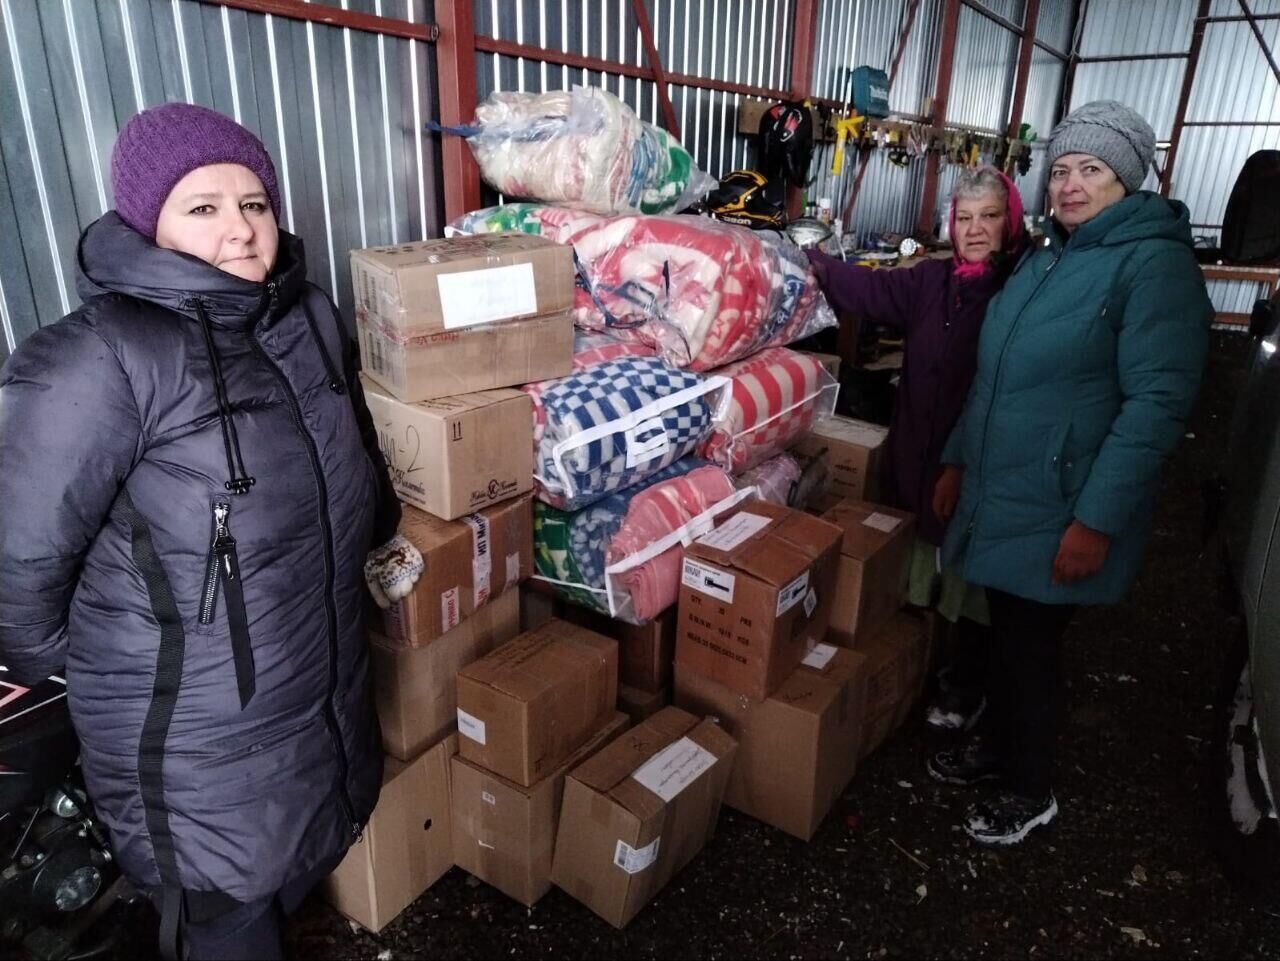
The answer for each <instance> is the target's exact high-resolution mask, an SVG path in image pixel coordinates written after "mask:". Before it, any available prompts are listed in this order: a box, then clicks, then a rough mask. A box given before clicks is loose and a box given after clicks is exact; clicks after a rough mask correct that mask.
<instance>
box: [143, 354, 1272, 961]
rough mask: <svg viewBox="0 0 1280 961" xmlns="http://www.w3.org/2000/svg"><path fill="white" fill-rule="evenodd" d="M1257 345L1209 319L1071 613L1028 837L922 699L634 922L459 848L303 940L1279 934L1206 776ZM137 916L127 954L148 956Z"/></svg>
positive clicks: (619, 950)
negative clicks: (833, 786) (937, 731)
mask: <svg viewBox="0 0 1280 961" xmlns="http://www.w3.org/2000/svg"><path fill="white" fill-rule="evenodd" d="M1246 348H1247V344H1245V342H1244V340H1243V338H1239V337H1233V336H1226V335H1223V336H1219V337H1217V338H1215V345H1214V357H1213V362H1212V367H1211V369H1210V372H1209V374H1208V377H1207V380H1206V388H1205V390H1204V392H1203V395H1202V399H1201V404H1200V407H1199V410H1198V412H1197V415H1196V418H1195V421H1194V423H1193V424H1192V425H1191V427H1190V429H1189V433H1188V437H1187V439H1186V440H1185V441H1184V443H1183V445H1182V447H1181V449H1180V450H1179V452H1178V454H1177V455H1176V457H1175V458H1174V460H1173V463H1172V465H1171V467H1170V469H1169V470H1168V472H1167V474H1166V477H1165V481H1164V491H1163V496H1162V500H1161V510H1160V513H1159V517H1158V520H1157V525H1156V530H1155V535H1154V538H1153V542H1152V549H1151V552H1150V558H1149V562H1148V565H1147V567H1146V570H1145V573H1144V574H1143V576H1142V579H1141V582H1140V584H1139V586H1138V588H1137V590H1136V591H1135V592H1134V595H1133V597H1132V599H1131V600H1130V601H1129V602H1128V603H1127V604H1125V605H1123V606H1121V607H1119V608H1114V609H1107V610H1091V611H1085V612H1083V613H1082V614H1081V615H1080V616H1079V618H1078V619H1077V621H1076V623H1075V624H1074V626H1073V627H1072V629H1071V632H1070V635H1069V644H1068V657H1067V665H1068V676H1069V686H1070V696H1069V700H1070V708H1069V717H1068V720H1067V722H1066V725H1065V730H1064V733H1063V738H1062V748H1061V754H1060V761H1059V769H1058V771H1059V773H1058V786H1057V796H1058V800H1059V803H1060V805H1061V808H1062V813H1061V816H1060V818H1059V820H1058V821H1057V823H1055V824H1054V825H1053V826H1052V827H1050V828H1049V829H1047V830H1044V831H1042V832H1040V833H1038V834H1036V835H1033V836H1032V837H1031V838H1030V839H1029V840H1028V841H1027V842H1026V843H1024V844H1023V845H1022V846H1021V847H1018V848H1015V849H1012V850H1006V851H1000V852H991V851H987V850H983V849H980V848H978V847H976V846H975V845H973V844H972V843H971V842H970V841H969V840H968V839H967V838H966V837H965V836H964V835H963V834H962V833H961V832H960V830H959V828H958V827H957V821H958V818H959V816H960V815H961V813H962V812H963V810H964V808H965V806H966V804H967V803H968V802H969V800H970V799H971V798H972V795H971V794H968V793H966V792H964V791H963V790H960V789H951V788H944V787H941V786H939V785H936V784H935V783H933V782H932V781H930V780H929V779H928V777H927V776H926V775H925V773H924V770H923V768H922V761H923V758H924V756H925V755H926V753H927V752H928V751H930V750H933V749H935V748H936V747H937V746H938V745H939V744H940V743H942V742H941V741H940V740H939V738H937V737H935V736H931V735H929V734H927V733H926V732H925V728H924V724H923V721H922V719H921V717H920V715H919V713H917V715H916V716H915V717H913V718H912V719H911V720H910V721H909V722H908V724H907V727H906V728H904V729H903V730H902V731H901V732H900V733H899V734H898V735H897V736H895V737H894V738H893V739H892V740H891V741H890V742H889V743H888V744H886V745H885V746H884V747H883V748H882V749H881V750H880V751H879V752H878V753H877V754H875V755H874V756H873V757H872V758H870V759H869V760H868V761H867V762H866V763H865V765H864V766H863V767H862V769H861V770H860V771H859V773H858V776H857V778H856V779H855V781H854V783H853V784H852V785H851V786H850V787H849V789H848V790H847V792H846V793H845V795H844V797H843V798H842V799H841V800H840V801H839V802H838V804H837V807H836V809H835V810H834V811H833V812H832V814H831V815H830V816H829V817H828V818H827V820H826V822H825V824H824V825H823V827H822V828H821V830H820V831H819V833H818V834H817V836H816V837H815V838H814V839H813V841H812V842H811V843H810V844H807V845H806V844H801V843H799V842H797V841H794V840H791V839H789V838H788V837H786V836H784V835H782V834H780V833H779V832H777V831H774V830H772V829H770V828H767V827H765V826H763V825H761V824H759V823H757V822H754V821H752V820H750V819H748V818H745V817H742V816H740V815H737V814H734V813H733V812H730V811H725V812H724V814H723V816H722V819H721V822H720V829H719V832H718V834H717V837H716V840H715V842H714V843H713V844H712V845H711V846H710V847H709V848H708V849H707V850H706V851H705V852H704V853H703V854H702V856H701V857H699V858H698V859H697V860H696V861H695V862H694V863H693V864H692V865H691V866H690V867H689V868H688V869H686V870H685V871H684V872H683V873H682V874H681V875H679V876H678V877H677V879H676V880H675V882H674V883H673V884H672V885H671V886H670V887H669V888H668V889H667V890H666V891H665V892H664V893H663V894H662V895H660V896H659V897H658V898H657V900H655V901H654V902H653V903H652V904H651V905H650V906H649V907H648V908H647V909H646V910H645V911H644V912H643V913H642V914H641V915H640V916H639V917H638V918H637V919H636V920H635V921H634V922H633V923H632V924H631V926H630V927H629V928H627V930H625V931H622V932H619V931H615V930H613V929H612V928H611V927H609V926H608V925H606V924H605V923H604V922H602V921H600V920H598V919H597V918H596V917H595V916H594V915H592V914H591V913H590V912H589V911H587V910H586V909H585V908H583V907H581V906H580V905H578V904H577V903H576V902H574V901H573V900H571V899H570V898H569V897H568V896H567V895H565V894H563V893H561V892H560V891H558V890H553V891H552V893H551V894H549V895H548V896H547V897H546V898H545V899H543V901H542V902H541V903H539V904H538V906H537V907H536V908H534V909H533V910H526V909H525V908H523V907H521V906H519V905H517V904H515V903H514V902H512V901H509V900H508V899H506V898H505V897H503V896H502V895H501V894H499V893H498V892H497V891H495V890H493V889H491V888H488V887H487V886H484V885H479V884H477V883H476V882H475V881H473V880H471V879H469V878H468V877H467V876H466V875H465V874H464V873H463V872H461V871H459V870H457V869H455V870H454V871H453V872H451V873H450V874H449V875H448V876H446V877H445V878H444V879H443V880H442V881H441V882H440V883H439V884H437V885H436V886H435V887H434V888H432V889H431V890H430V891H429V892H427V893H426V894H425V895H424V896H423V897H422V898H420V899H419V900H418V901H417V902H416V903H415V904H414V905H413V906H412V907H410V908H409V909H408V910H407V911H405V913H404V914H402V915H401V916H400V918H398V919H397V920H396V921H395V922H394V923H393V924H392V925H390V926H389V927H388V928H387V929H385V930H384V931H383V932H382V934H381V935H379V936H373V935H370V934H367V933H364V932H353V931H352V929H351V927H350V926H349V925H348V923H347V922H346V921H345V920H343V919H342V918H341V917H339V916H338V915H337V914H336V913H334V912H333V911H332V910H331V909H329V908H328V907H327V906H325V905H324V904H321V903H320V902H318V901H316V900H314V899H313V900H312V901H311V902H309V903H308V904H307V905H305V906H304V908H303V910H302V912H301V913H300V915H299V916H298V918H297V919H296V921H295V923H294V926H293V930H292V933H291V951H292V954H293V956H295V957H299V958H343V957H358V958H431V959H445V958H498V957H516V958H539V957H548V958H552V957H554V958H632V957H636V958H642V957H644V958H648V957H652V958H724V957H729V958H734V959H745V958H757V957H789V958H817V957H849V958H885V957H973V956H983V957H1010V958H1012V957H1017V958H1026V957H1031V958H1042V957H1045V958H1048V957H1053V958H1056V957H1124V958H1127V957H1138V958H1145V957H1209V958H1246V957H1275V956H1277V955H1280V903H1258V902H1257V899H1256V898H1247V897H1245V896H1243V895H1242V894H1241V893H1239V892H1238V891H1237V890H1236V889H1234V888H1233V887H1232V886H1231V885H1229V884H1228V883H1227V881H1226V880H1225V879H1224V878H1223V876H1222V874H1221V872H1220V870H1219V868H1218V866H1217V863H1216V862H1215V859H1214V856H1213V851H1212V845H1211V842H1210V833H1211V832H1210V831H1209V828H1208V824H1209V813H1208V803H1207V800H1206V794H1205V792H1204V790H1203V787H1202V784H1203V781H1204V780H1205V773H1206V771H1207V758H1208V745H1209V739H1210V737H1211V733H1212V719H1213V712H1212V711H1211V703H1212V701H1213V700H1214V698H1215V696H1216V692H1217V689H1218V686H1219V682H1220V673H1221V670H1222V662H1223V659H1224V654H1225V650H1226V647H1227V644H1228V643H1229V640H1230V638H1231V631H1232V630H1233V624H1232V622H1231V621H1230V620H1229V619H1227V618H1226V617H1225V615H1224V614H1223V613H1222V611H1221V609H1220V608H1219V607H1218V606H1217V594H1216V589H1217V584H1216V576H1215V572H1214V568H1213V565H1212V564H1211V562H1210V561H1209V559H1208V557H1207V555H1206V554H1205V552H1204V551H1203V548H1202V545H1201V517H1202V507H1201V483H1202V481H1203V480H1204V479H1205V478H1206V477H1207V476H1208V475H1209V474H1211V473H1212V472H1213V471H1215V470H1217V469H1219V467H1220V462H1221V459H1222V457H1223V454H1224V451H1225V440H1226V438H1225V433H1226V427H1227V423H1228V419H1229V415H1230V408H1231V404H1232V401H1233V397H1234V394H1235V390H1236V388H1237V386H1238V384H1239V381H1240V376H1241V372H1242V370H1243V366H1244V360H1245V356H1246ZM143 937H145V935H142V933H141V932H140V933H139V942H138V943H137V944H135V945H134V946H133V948H134V949H133V950H131V951H130V952H129V956H134V957H138V956H142V957H146V956H150V953H151V949H150V948H148V947H144V945H143V944H142V943H141V942H142V938H143ZM135 950H136V952H137V953H134V952H135Z"/></svg>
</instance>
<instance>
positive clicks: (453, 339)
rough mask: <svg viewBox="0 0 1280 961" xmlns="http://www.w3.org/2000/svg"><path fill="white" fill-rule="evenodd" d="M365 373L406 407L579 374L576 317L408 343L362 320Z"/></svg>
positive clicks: (449, 333)
mask: <svg viewBox="0 0 1280 961" xmlns="http://www.w3.org/2000/svg"><path fill="white" fill-rule="evenodd" d="M356 334H357V336H358V338H359V342H360V357H361V360H362V361H363V365H364V372H365V374H366V375H367V376H368V377H371V378H372V379H373V380H375V381H377V383H378V384H380V385H381V386H382V389H383V390H385V391H387V393H388V394H390V395H392V396H395V397H397V398H399V399H400V400H402V401H404V402H405V403H415V402H418V401H424V400H432V399H434V398H438V397H456V396H458V395H461V394H471V393H474V392H476V391H480V390H491V389H493V388H495V387H513V386H516V385H517V384H531V383H536V382H537V381H540V380H549V379H551V378H553V377H564V376H565V375H567V374H568V373H569V372H570V371H571V370H573V315H572V314H571V313H567V312H566V313H562V314H552V315H551V316H550V317H532V318H530V319H529V320H508V321H504V322H503V323H500V324H488V325H486V326H484V327H468V328H466V329H464V330H448V331H443V332H441V333H435V334H423V335H421V336H418V337H413V338H411V339H408V340H404V339H401V338H399V337H396V336H393V335H392V334H390V333H389V332H388V331H387V330H385V329H384V328H382V327H379V326H377V325H375V324H373V323H372V322H370V321H366V320H362V319H361V315H359V314H357V316H356Z"/></svg>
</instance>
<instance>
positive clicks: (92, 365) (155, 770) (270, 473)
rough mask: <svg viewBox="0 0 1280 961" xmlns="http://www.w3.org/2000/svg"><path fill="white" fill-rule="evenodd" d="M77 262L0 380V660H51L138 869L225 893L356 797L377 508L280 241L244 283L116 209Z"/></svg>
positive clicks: (337, 839)
mask: <svg viewBox="0 0 1280 961" xmlns="http://www.w3.org/2000/svg"><path fill="white" fill-rule="evenodd" d="M78 257H79V263H78V267H79V270H78V278H77V281H78V289H79V292H80V295H81V297H82V298H83V301H84V304H83V306H81V307H80V308H79V309H78V310H76V311H75V312H73V313H72V314H70V315H69V316H67V317H66V318H64V319H63V320H61V321H60V322H58V323H56V324H53V325H51V326H49V327H45V328H43V329H41V330H39V331H37V332H36V333H35V334H33V335H32V336H31V337H29V338H28V339H27V340H26V341H25V342H24V343H23V344H22V345H21V346H20V347H19V349H18V350H17V351H16V352H15V353H14V354H13V356H12V357H11V358H10V359H9V361H8V363H7V364H6V365H5V367H4V369H3V372H2V373H0V464H2V465H3V469H0V663H4V664H6V665H7V666H8V667H9V669H10V671H11V672H12V676H15V677H16V678H17V679H19V680H23V679H26V680H30V681H34V680H37V679H39V678H42V677H44V676H46V675H48V674H50V673H51V672H53V671H55V670H57V669H59V668H61V667H63V665H64V664H65V667H66V671H67V682H68V692H69V702H70V707H71V713H72V719H73V721H74V723H75V728H76V731H77V733H78V734H79V736H80V740H81V745H82V765H83V769H84V774H85V778H86V781H87V784H88V787H89V790H90V793H91V795H92V797H93V800H94V802H95V804H96V806H97V810H98V811H99V813H100V814H101V815H102V817H103V818H104V819H105V821H106V823H107V824H108V826H109V827H110V830H111V839H112V842H113V845H114V847H115V851H116V853H117V856H118V858H119V860H120V863H121V865H122V867H123V868H124V870H125V872H126V873H127V874H128V876H129V877H130V878H131V879H133V880H134V882H135V883H137V884H139V885H142V886H144V887H148V888H153V889H164V890H165V891H166V892H168V891H172V890H175V889H181V890H185V891H188V892H201V893H205V892H220V894H221V896H230V897H232V898H234V899H236V900H238V901H247V900H250V899H252V898H256V897H261V896H264V895H267V894H270V893H272V892H274V891H276V890H277V889H279V888H280V887H282V886H283V885H284V884H285V883H287V882H288V881H290V880H292V879H294V878H297V877H299V876H300V875H303V874H305V873H307V872H308V871H310V870H313V869H315V868H316V867H317V866H319V865H322V864H325V863H326V862H330V861H332V859H334V858H335V857H337V856H338V855H340V854H341V852H342V851H343V850H345V848H346V847H347V846H348V845H349V844H350V843H351V841H352V839H353V838H354V837H356V835H357V834H358V832H359V830H360V829H361V826H362V825H363V824H364V823H365V822H366V821H367V820H368V817H369V814H370V812H371V811H372V810H373V806H374V802H375V801H376V800H377V796H378V790H379V785H380V783H381V771H382V760H381V758H382V755H381V751H380V748H379V741H380V738H379V732H378V722H377V718H376V716H375V714H374V711H373V707H372V703H371V699H370V693H369V669H368V658H367V653H366V649H367V644H366V638H365V632H364V625H363V613H362V612H363V609H364V600H365V587H364V580H363V575H362V567H363V564H364V561H365V557H366V554H367V552H368V551H369V550H370V548H371V546H372V545H374V544H380V543H382V542H384V541H386V540H387V539H389V538H390V537H391V536H392V535H393V534H394V533H395V529H396V525H397V523H398V520H399V508H398V506H397V504H396V501H395V497H394V495H393V493H392V491H391V488H390V483H389V480H388V477H387V472H386V467H385V465H384V464H383V461H382V457H381V455H380V453H379V452H378V446H377V438H376V434H375V431H374V427H373V422H372V420H371V418H370V417H369V414H368V410H367V409H366V408H365V405H364V398H363V394H362V393H361V391H360V385H359V382H358V380H357V377H356V371H357V368H358V364H357V362H356V359H355V354H354V352H353V350H352V348H351V342H350V338H349V336H348V334H347V333H346V331H345V330H344V328H343V326H342V323H341V320H340V319H339V317H338V316H337V312H336V311H335V309H334V308H333V306H332V303H331V302H330V301H329V300H328V298H327V297H326V296H325V295H324V293H323V292H322V291H320V290H319V289H318V288H316V287H314V286H312V285H310V284H308V283H307V282H306V279H305V275H306V266H305V263H304V260H303V251H302V243H301V242H300V241H299V240H298V239H297V238H296V237H293V236H291V235H289V234H286V233H284V232H283V231H282V232H281V234H280V255H279V260H278V263H277V265H276V268H275V270H274V271H273V273H272V276H271V278H270V279H269V281H268V282H267V283H265V284H255V283H250V282H248V281H244V280H241V279H239V278H237V277H234V276H232V275H230V274H227V273H224V272H222V271H220V270H218V269H216V268H215V267H212V266H210V265H209V264H206V263H204V262H202V261H200V260H198V259H196V258H194V257H190V256H187V255H185V254H181V253H177V252H175V251H171V250H161V249H159V248H157V247H156V246H155V245H154V244H152V243H151V242H150V241H149V240H147V239H146V238H144V237H143V236H142V235H140V234H138V233H137V232H135V231H134V230H132V229H131V228H130V227H128V226H127V225H125V224H124V223H123V222H122V221H121V220H120V219H119V217H118V216H116V215H115V214H114V213H108V214H107V215H106V216H104V217H103V218H102V219H101V220H99V221H97V222H96V223H94V224H93V225H92V226H90V227H89V228H88V229H87V230H86V231H85V233H84V235H83V237H82V238H81V241H80V247H79V252H78ZM335 359H336V360H335ZM215 896H217V895H215Z"/></svg>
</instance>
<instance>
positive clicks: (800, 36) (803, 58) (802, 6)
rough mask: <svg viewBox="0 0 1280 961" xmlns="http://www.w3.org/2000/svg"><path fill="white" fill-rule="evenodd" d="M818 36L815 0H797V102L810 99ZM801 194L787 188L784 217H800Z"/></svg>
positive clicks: (792, 87)
mask: <svg viewBox="0 0 1280 961" xmlns="http://www.w3.org/2000/svg"><path fill="white" fill-rule="evenodd" d="M817 36H818V0H796V9H795V15H794V16H793V17H792V21H791V79H790V81H789V93H790V96H789V97H784V98H782V99H790V100H793V101H796V102H803V101H805V100H807V99H809V95H810V93H811V92H812V85H813V48H814V42H815V40H816V39H817ZM802 204H803V194H802V191H801V190H800V188H799V187H789V188H788V189H787V216H788V217H791V218H793V219H794V218H796V217H798V216H800V211H801V206H802Z"/></svg>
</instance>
